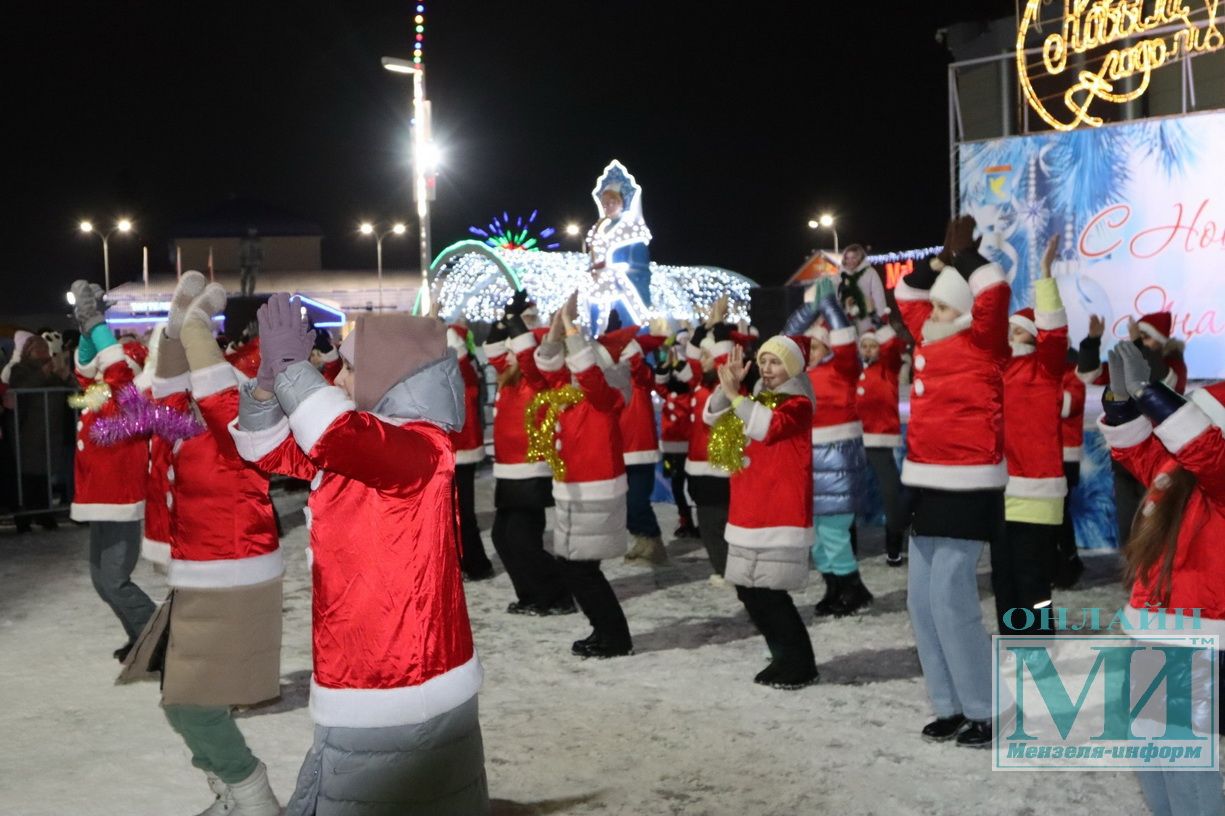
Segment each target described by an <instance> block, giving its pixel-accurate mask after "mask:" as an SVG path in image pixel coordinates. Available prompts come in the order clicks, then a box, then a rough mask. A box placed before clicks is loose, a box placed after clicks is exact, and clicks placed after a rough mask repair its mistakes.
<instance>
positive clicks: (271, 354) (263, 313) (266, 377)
mask: <svg viewBox="0 0 1225 816" xmlns="http://www.w3.org/2000/svg"><path fill="white" fill-rule="evenodd" d="M255 316H256V320H257V321H258V322H259V351H260V361H259V372H258V373H257V374H256V375H255V382H256V385H257V386H258V387H259V388H260V389H261V390H263V391H267V392H270V393H271V392H273V391H274V386H275V385H276V378H277V375H278V374H281V373H282V372H284V371H285V370H286V369H287V368H289V367H290V366H291V365H293V364H294V363H298V362H302V361H303V360H308V359H310V353H311V350H312V349H313V348H314V347H315V332H314V330H313V329H311V328H310V325H309V323H308V322H307V320H306V317H305V316H303V314H302V310H301V308H300V307H299V306H298V305H296V304H295V303H294V302H293V301H292V300H291V299H290V297H289V295H288V294H286V293H285V292H278V293H276V294H275V295H273V296H272V297H270V298H268V302H267V303H265V304H264V305H263V306H260V307H259V311H258V312H256V315H255Z"/></svg>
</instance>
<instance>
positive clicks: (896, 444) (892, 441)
mask: <svg viewBox="0 0 1225 816" xmlns="http://www.w3.org/2000/svg"><path fill="white" fill-rule="evenodd" d="M863 446H864V447H865V448H900V447H902V435H901V434H876V433H865V434H864V435H863Z"/></svg>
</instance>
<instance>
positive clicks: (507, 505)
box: [485, 290, 577, 615]
mask: <svg viewBox="0 0 1225 816" xmlns="http://www.w3.org/2000/svg"><path fill="white" fill-rule="evenodd" d="M527 307H528V300H527V293H526V292H524V291H523V290H519V291H518V292H516V293H515V296H514V299H513V300H512V301H511V303H510V305H508V306H507V307H506V313H505V315H504V316H503V318H502V319H501V320H499V321H498V322H497V323H495V324H494V325H493V328H492V329H491V330H490V332H489V336H488V337H487V338H486V339H485V357H486V358H487V359H488V360H489V364H490V365H491V366H493V369H494V371H496V372H497V375H498V392H497V396H496V397H495V398H494V403H493V478H494V490H493V505H494V517H493V547H494V550H496V551H497V553H498V557H499V558H501V559H502V566H504V567H505V568H506V574H507V575H508V576H509V577H510V582H511V585H512V586H513V587H514V589H515V595H516V600H514V601H512V602H511V603H510V605H509V606H508V607H507V608H506V611H507V612H509V613H510V614H512V615H569V614H573V613H574V612H576V611H577V610H576V609H575V607H574V600H573V599H572V598H571V597H570V592H569V590H567V589H566V585H565V582H564V581H563V580H562V575H561V568H560V566H558V562H557V560H556V559H555V558H553V557H552V556H551V555H549V554H548V552H546V551H545V547H544V532H545V526H546V523H547V521H546V518H545V511H546V509H547V508H549V507H552V506H553V480H552V475H553V471H552V470H550V468H549V464H548V463H547V462H529V461H528V458H527V448H528V436H527V411H528V406H529V405H531V403H532V400H533V399H535V397H536V395H537V394H539V393H540V392H541V391H545V390H547V389H548V383H547V382H545V379H544V377H542V376H541V374H540V372H539V371H538V370H537V369H536V361H535V358H534V357H533V356H532V354H531V353H530V352H533V351H534V350H535V348H536V344H537V342H538V341H539V339H540V338H542V337H544V335H545V333H546V332H547V331H548V330H547V329H536V330H535V331H529V330H528V328H527V326H526V324H525V323H524V322H523V317H522V315H523V312H524V311H526V309H527ZM512 335H513V336H514V339H513V340H512V339H511V336H512ZM519 352H527V353H525V354H524V355H523V357H522V360H523V362H522V365H520V358H519Z"/></svg>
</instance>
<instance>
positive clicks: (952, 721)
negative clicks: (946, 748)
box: [923, 714, 969, 742]
mask: <svg viewBox="0 0 1225 816" xmlns="http://www.w3.org/2000/svg"><path fill="white" fill-rule="evenodd" d="M967 723H969V720H967V719H966V718H965V716H964V715H962V714H954V715H953V716H951V717H940V718H939V719H937V720H932V721H931V722H929V723H928V724H927V725H925V726H923V739H925V740H927V741H928V742H947V741H948V740H951V739H952V738H953V737H955V736H957V735H958V734H960V733H961V731H962V729H963V728H965V727H966V724H967Z"/></svg>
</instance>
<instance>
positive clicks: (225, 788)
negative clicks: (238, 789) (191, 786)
mask: <svg viewBox="0 0 1225 816" xmlns="http://www.w3.org/2000/svg"><path fill="white" fill-rule="evenodd" d="M208 786H209V787H210V788H212V790H213V793H215V794H217V799H216V800H215V801H214V802H213V803H212V804H211V805H209V807H208V808H207V809H206V810H202V811H200V812H199V813H198V814H196V816H233V814H234V808H235V807H236V805H235V804H234V795H233V794H232V793H230V786H229V785H227V784H225V783H224V782H222V781H221V780H220V779H219V778H218V777H217V776H215V775H213V774H208Z"/></svg>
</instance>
